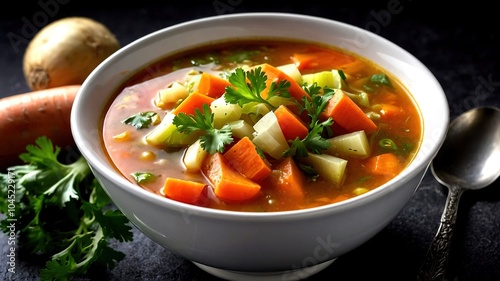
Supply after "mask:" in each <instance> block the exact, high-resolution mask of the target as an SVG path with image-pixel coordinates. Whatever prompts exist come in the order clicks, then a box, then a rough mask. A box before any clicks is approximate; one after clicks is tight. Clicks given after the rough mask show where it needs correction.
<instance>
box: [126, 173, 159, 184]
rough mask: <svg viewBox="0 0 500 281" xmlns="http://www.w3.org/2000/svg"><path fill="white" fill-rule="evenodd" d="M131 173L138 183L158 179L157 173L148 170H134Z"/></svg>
mask: <svg viewBox="0 0 500 281" xmlns="http://www.w3.org/2000/svg"><path fill="white" fill-rule="evenodd" d="M130 175H131V176H132V177H133V178H134V180H135V182H137V183H146V182H151V181H154V180H155V179H156V176H155V175H153V174H151V173H147V172H134V173H131V174H130Z"/></svg>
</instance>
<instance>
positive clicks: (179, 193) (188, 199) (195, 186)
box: [163, 178, 207, 204]
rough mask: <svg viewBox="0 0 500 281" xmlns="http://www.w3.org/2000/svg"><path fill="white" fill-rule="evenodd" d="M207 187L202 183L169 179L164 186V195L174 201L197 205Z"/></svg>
mask: <svg viewBox="0 0 500 281" xmlns="http://www.w3.org/2000/svg"><path fill="white" fill-rule="evenodd" d="M206 186H207V185H206V184H204V183H201V182H195V181H190V180H183V179H177V178H167V180H165V184H164V185H163V193H164V194H165V196H167V197H168V198H171V199H173V200H176V201H180V202H184V203H188V204H195V203H196V202H198V201H199V200H200V198H201V196H202V193H203V190H204V189H205V187H206Z"/></svg>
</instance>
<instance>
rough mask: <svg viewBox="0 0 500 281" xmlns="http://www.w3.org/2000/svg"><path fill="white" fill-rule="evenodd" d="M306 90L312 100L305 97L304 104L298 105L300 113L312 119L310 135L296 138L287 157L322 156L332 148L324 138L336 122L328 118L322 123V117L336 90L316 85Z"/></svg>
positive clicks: (286, 154)
mask: <svg viewBox="0 0 500 281" xmlns="http://www.w3.org/2000/svg"><path fill="white" fill-rule="evenodd" d="M305 90H306V92H307V93H308V94H309V96H310V97H311V99H308V98H306V97H304V98H303V99H302V104H300V103H298V105H299V110H300V112H301V113H302V112H303V111H306V112H307V115H308V116H309V117H310V119H311V120H310V122H309V133H308V134H307V135H306V137H305V138H303V139H299V138H296V139H295V140H293V141H292V143H291V145H290V148H289V149H288V150H286V151H285V154H284V155H285V156H292V157H293V156H298V157H307V155H308V153H309V152H312V153H315V154H321V153H323V151H325V150H326V149H328V147H329V146H330V143H329V142H328V140H327V139H326V138H325V137H324V132H325V129H326V130H329V128H330V126H331V125H332V124H333V122H334V121H333V119H332V118H328V119H326V120H324V121H322V122H320V115H321V113H322V112H323V111H324V110H325V108H326V106H327V105H328V101H329V100H330V99H331V98H332V97H333V95H334V94H335V90H333V89H330V88H328V87H324V88H323V89H321V87H319V86H317V84H316V83H314V84H312V85H310V86H309V87H306V88H305Z"/></svg>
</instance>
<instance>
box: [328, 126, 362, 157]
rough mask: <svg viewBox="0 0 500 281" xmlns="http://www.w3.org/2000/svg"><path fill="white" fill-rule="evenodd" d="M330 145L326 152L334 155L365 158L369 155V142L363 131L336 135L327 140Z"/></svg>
mask: <svg viewBox="0 0 500 281" xmlns="http://www.w3.org/2000/svg"><path fill="white" fill-rule="evenodd" d="M327 141H328V142H329V143H330V146H329V147H328V149H327V150H326V153H327V154H330V155H334V156H340V157H343V156H354V157H361V158H365V157H368V155H370V144H369V142H368V138H367V137H366V134H365V131H356V132H352V133H348V134H344V135H338V136H335V137H333V138H330V139H328V140H327Z"/></svg>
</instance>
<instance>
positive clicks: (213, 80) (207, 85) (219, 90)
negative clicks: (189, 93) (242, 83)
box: [197, 72, 231, 99]
mask: <svg viewBox="0 0 500 281" xmlns="http://www.w3.org/2000/svg"><path fill="white" fill-rule="evenodd" d="M230 85H231V83H229V81H228V80H226V79H223V78H222V77H219V76H216V75H214V74H210V73H208V72H203V73H202V74H201V78H200V81H199V83H198V87H197V90H198V92H200V93H202V94H205V95H207V96H209V97H212V98H215V99H216V98H219V97H221V96H222V95H223V94H224V92H225V91H226V87H227V86H230Z"/></svg>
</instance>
